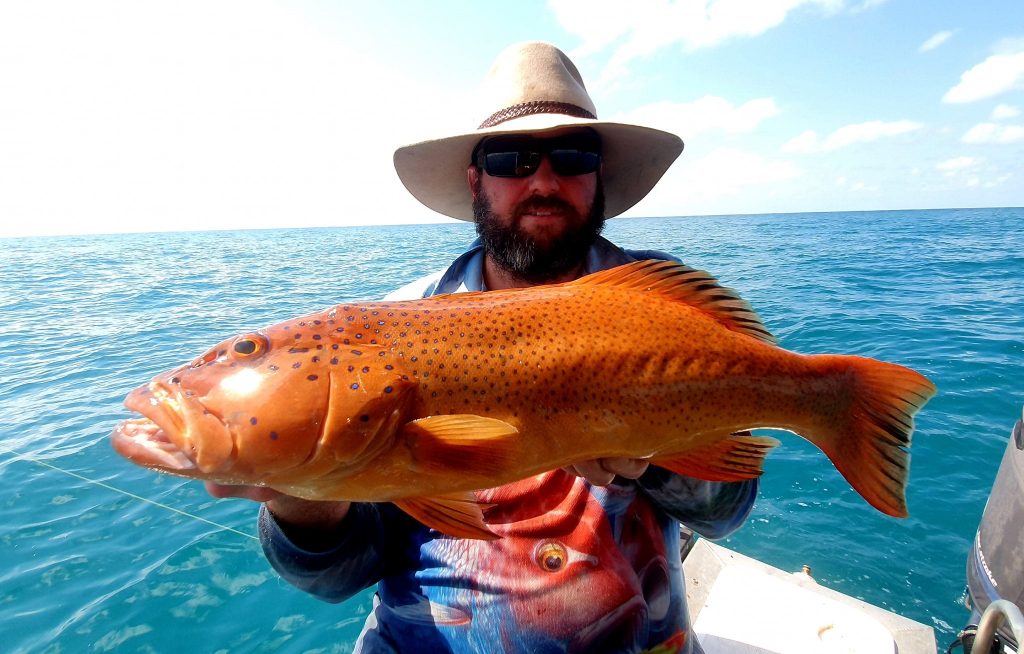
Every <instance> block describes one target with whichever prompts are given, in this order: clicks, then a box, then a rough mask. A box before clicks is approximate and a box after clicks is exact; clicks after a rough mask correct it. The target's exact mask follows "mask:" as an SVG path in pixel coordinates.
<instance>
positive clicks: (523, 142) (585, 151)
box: [475, 133, 601, 177]
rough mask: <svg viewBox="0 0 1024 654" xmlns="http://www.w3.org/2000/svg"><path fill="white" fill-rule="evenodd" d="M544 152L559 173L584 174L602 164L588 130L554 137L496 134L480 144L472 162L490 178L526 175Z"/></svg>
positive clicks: (596, 143) (599, 149) (533, 170)
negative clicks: (503, 135) (542, 137)
mask: <svg viewBox="0 0 1024 654" xmlns="http://www.w3.org/2000/svg"><path fill="white" fill-rule="evenodd" d="M544 155H547V156H548V159H549V160H550V161H551V167H552V168H553V169H554V171H555V172H556V173H557V174H559V175H562V176H564V177H573V176H576V175H586V174H587V173H592V172H595V171H596V170H597V169H598V168H599V167H600V165H601V145H600V140H599V139H598V138H597V136H596V135H592V134H589V133H587V134H572V135H569V136H565V137H560V138H554V139H535V138H531V137H522V136H512V137H496V138H493V139H489V140H487V141H484V143H483V144H481V146H480V148H479V150H478V154H477V155H476V161H475V163H476V165H477V166H480V167H481V168H483V169H484V170H485V171H486V172H487V174H488V175H490V176H491V177H529V176H530V175H532V174H534V173H535V172H537V168H539V167H540V163H541V159H542V158H543V157H544Z"/></svg>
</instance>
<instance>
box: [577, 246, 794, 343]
mask: <svg viewBox="0 0 1024 654" xmlns="http://www.w3.org/2000/svg"><path fill="white" fill-rule="evenodd" d="M568 285H578V286H587V285H599V286H615V287H618V288H623V289H630V290H633V291H636V292H642V293H656V294H658V295H661V296H663V297H665V298H668V299H670V300H673V301H675V302H683V303H685V304H688V305H690V306H692V307H694V308H696V309H699V310H700V311H703V312H704V313H706V314H708V315H710V316H711V317H712V318H714V319H715V320H716V321H718V322H719V323H720V324H722V325H723V326H724V327H726V328H727V329H730V330H732V331H734V332H739V333H741V334H746V335H748V336H751V337H753V338H756V339H758V340H760V341H764V342H766V343H771V344H773V345H774V344H775V342H776V341H775V337H774V336H773V335H772V334H771V332H769V331H768V329H767V328H766V327H765V326H764V324H763V323H762V322H761V319H760V318H759V317H758V315H757V314H756V313H755V312H754V310H753V309H752V308H751V307H750V305H749V304H748V303H747V301H746V300H744V299H743V298H741V297H740V296H739V295H738V294H737V293H736V291H734V290H732V289H731V288H726V287H725V286H722V285H721V284H719V283H718V280H717V279H715V278H714V277H712V276H711V275H710V274H709V273H707V272H705V271H703V270H697V269H695V268H691V267H689V266H687V265H685V264H681V263H679V262H676V261H665V260H663V259H648V260H644V261H634V262H632V263H627V264H625V265H622V266H618V267H617V268H611V269H609V270H603V271H601V272H597V273H594V274H592V275H587V276H586V277H581V278H580V279H577V280H576V281H573V282H568Z"/></svg>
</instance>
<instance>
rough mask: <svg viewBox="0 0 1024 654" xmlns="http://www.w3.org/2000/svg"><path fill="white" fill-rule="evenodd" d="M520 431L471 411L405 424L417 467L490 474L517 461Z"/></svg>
mask: <svg viewBox="0 0 1024 654" xmlns="http://www.w3.org/2000/svg"><path fill="white" fill-rule="evenodd" d="M518 434H519V430H518V429H516V428H515V427H514V426H512V425H510V424H509V423H507V422H505V421H503V420H497V419H495V418H486V417H483V416H478V415H472V414H456V415H440V416H429V417H426V418H420V419H419V420H413V421H412V422H409V423H406V424H405V425H404V426H403V427H402V436H403V438H404V439H405V440H406V442H407V443H408V446H409V451H410V452H411V453H412V457H413V464H414V465H415V466H416V468H417V469H420V470H432V471H452V472H462V473H468V474H477V475H483V476H487V477H493V476H495V475H497V474H499V473H501V472H502V471H504V470H505V469H506V468H507V467H508V465H509V464H510V463H512V462H513V461H514V459H515V456H516V453H517V452H518V446H519V442H518V441H519V439H518V438H517V436H518Z"/></svg>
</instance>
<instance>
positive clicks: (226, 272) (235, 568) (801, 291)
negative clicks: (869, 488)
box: [0, 209, 1024, 652]
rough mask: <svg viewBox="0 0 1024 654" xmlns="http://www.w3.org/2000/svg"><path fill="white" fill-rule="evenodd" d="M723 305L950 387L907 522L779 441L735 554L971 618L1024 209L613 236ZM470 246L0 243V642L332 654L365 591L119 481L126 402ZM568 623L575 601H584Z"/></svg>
mask: <svg viewBox="0 0 1024 654" xmlns="http://www.w3.org/2000/svg"><path fill="white" fill-rule="evenodd" d="M606 235H607V236H608V237H609V238H611V240H613V241H614V242H616V243H617V244H619V245H622V246H623V247H631V248H653V249H660V250H664V251H668V252H671V253H673V254H675V255H677V256H679V257H681V258H682V259H683V260H684V261H686V262H687V263H689V264H690V265H693V266H696V267H699V268H704V269H706V270H709V271H711V272H712V273H714V274H715V275H716V276H718V277H719V279H720V280H721V281H722V282H723V283H724V284H726V285H728V286H731V287H733V288H735V289H737V290H738V291H739V292H740V293H741V295H743V296H744V297H745V298H746V299H747V300H749V301H750V302H751V304H752V305H753V306H754V307H755V309H756V310H757V311H758V312H759V313H760V314H761V316H762V318H763V319H764V322H765V324H766V325H767V326H768V327H769V329H771V330H772V331H773V332H774V333H775V334H776V335H777V336H778V337H779V339H780V342H781V344H782V345H783V346H784V347H786V348H788V349H791V350H796V351H798V352H804V353H819V352H841V353H849V354H859V355H864V356H871V357H877V358H881V359H885V360H889V361H893V362H897V363H900V364H903V365H907V366H910V367H913V368H915V369H917V370H919V371H921V372H923V373H924V374H926V375H928V376H929V377H930V378H931V379H932V380H933V381H934V382H935V383H936V384H937V386H938V387H939V393H938V395H937V396H936V397H935V398H934V399H933V400H932V401H931V403H929V404H928V405H927V406H926V407H925V409H924V410H923V411H922V412H921V413H920V414H919V416H918V420H917V431H916V434H915V441H914V445H913V448H912V452H913V465H912V469H911V481H910V487H909V491H908V502H909V506H910V511H911V516H910V517H909V518H908V519H906V520H894V519H891V518H888V517H885V516H883V515H881V514H879V513H878V512H876V511H874V510H873V509H871V508H870V507H869V506H868V505H867V504H866V503H864V501H863V500H861V499H860V497H859V496H858V495H857V494H856V493H855V492H854V491H852V490H851V489H850V488H849V486H848V485H847V483H846V482H845V481H844V480H843V479H842V478H841V477H840V476H839V474H838V473H837V472H836V471H835V469H834V468H833V467H832V465H831V464H829V462H828V460H827V459H826V458H825V457H824V456H823V455H822V454H821V453H820V452H818V451H817V450H816V449H815V448H814V447H813V446H811V445H810V444H808V443H807V442H805V441H803V440H802V439H799V438H795V437H793V436H791V435H788V434H783V435H781V436H780V438H781V440H782V441H783V445H782V447H780V448H778V449H777V450H776V451H775V452H774V453H773V455H772V456H771V457H770V459H769V461H768V464H767V466H766V474H765V476H764V478H763V482H762V487H761V496H760V498H759V500H758V502H757V505H756V507H755V509H754V512H753V514H752V515H751V517H750V519H749V520H748V521H747V523H746V524H745V525H744V526H743V528H742V529H740V530H739V531H738V532H736V533H735V534H734V535H732V536H731V537H730V538H728V539H726V540H725V541H724V544H725V545H727V546H729V547H732V548H734V549H737V550H739V551H741V552H743V553H745V554H748V555H750V556H754V557H756V558H759V559H761V560H763V561H766V562H768V563H770V564H773V565H776V566H779V567H781V568H782V569H785V570H799V569H800V567H801V565H803V564H808V565H810V566H812V568H813V572H814V576H815V577H816V578H817V579H818V581H819V582H820V583H822V584H824V585H826V586H828V587H831V588H833V589H836V590H838V591H841V592H844V593H848V594H850V595H853V596H855V597H858V598H860V599H863V600H865V601H867V602H870V603H872V604H876V605H879V606H882V607H884V608H887V609H890V610H892V611H895V612H897V613H900V614H903V615H906V616H908V617H910V618H912V619H915V620H918V621H920V622H924V623H925V624H928V625H931V626H933V627H934V628H935V629H936V631H937V633H936V636H937V640H938V642H939V644H940V646H942V647H943V648H944V646H945V645H946V644H948V643H949V642H950V640H951V639H952V638H953V636H954V635H955V633H956V631H957V630H958V629H959V628H960V626H962V625H963V623H964V621H965V620H966V619H967V612H966V610H965V609H964V608H963V606H962V602H961V598H962V592H963V588H964V567H965V560H966V556H967V553H968V550H969V548H970V545H971V542H972V540H973V537H974V532H975V530H976V528H977V523H978V520H979V519H980V517H981V513H982V510H983V508H984V505H985V500H986V498H987V495H988V492H989V489H990V488H991V485H992V481H993V478H994V476H995V473H996V470H997V468H998V465H999V461H1000V458H1001V456H1002V453H1003V450H1004V448H1005V447H1006V442H1007V438H1008V436H1009V433H1010V429H1011V427H1012V426H1013V423H1014V421H1015V420H1016V419H1017V418H1019V417H1020V415H1021V406H1022V403H1024V386H1022V384H1021V379H1022V376H1021V370H1022V362H1024V338H1022V336H1024V210H1021V209H961V210H941V211H940V210H929V211H887V212H846V213H827V214H788V215H754V216H714V217H699V218H660V219H632V220H626V219H622V220H613V221H610V223H609V225H608V228H607V230H606ZM472 239H473V232H472V227H471V226H469V225H461V224H458V225H455V224H448V225H423V226H403V227H360V228H355V227H353V228H338V229H288V230H259V231H240V232H205V233H159V234H136V235H118V236H78V237H58V238H34V239H8V240H0V316H2V318H3V319H2V320H0V362H2V365H0V408H2V413H0V416H2V417H0V479H2V481H3V483H4V489H5V492H4V493H3V495H2V496H0V510H2V512H3V513H2V517H3V520H2V521H0V548H2V551H3V552H4V561H5V565H3V566H0V624H3V631H4V643H3V647H2V649H3V650H4V651H11V652H80V651H81V652H84V651H98V652H106V651H115V650H116V651H125V652H174V651H188V652H194V651H204V652H239V651H244V652H274V651H281V650H283V649H286V650H287V651H294V652H306V651H309V652H347V651H351V649H352V644H353V642H354V640H355V638H356V637H357V635H358V633H359V630H360V627H361V625H362V622H363V619H364V618H365V616H366V614H367V612H368V610H369V608H370V601H371V599H370V598H371V592H370V591H367V592H364V593H363V594H361V595H359V596H357V597H354V598H353V599H351V600H349V601H347V602H345V603H343V604H340V605H331V604H325V603H321V602H319V601H317V600H314V599H312V598H310V597H309V596H307V595H305V594H303V593H301V592H299V591H297V590H294V589H292V588H291V587H290V586H288V585H287V584H285V583H283V582H282V581H281V580H280V579H279V578H278V577H277V576H276V574H275V573H274V572H273V571H272V570H271V569H270V568H269V566H268V565H267V563H266V561H265V560H264V559H263V557H262V554H261V551H260V547H259V543H258V541H257V540H255V525H254V521H255V505H253V504H250V503H247V502H244V501H240V500H225V501H215V500H213V499H211V498H210V497H209V496H208V495H206V493H205V492H204V491H203V489H202V486H201V485H200V484H198V483H196V482H190V481H186V480H183V479H178V478H175V477H170V476H162V475H156V474H153V473H151V472H149V471H146V470H142V469H140V468H136V467H135V466H132V465H130V464H128V463H126V462H125V461H123V460H122V459H120V458H119V457H118V456H117V455H116V454H114V453H113V451H112V450H111V448H110V445H109V440H108V437H109V434H110V432H111V430H112V429H113V427H114V425H115V424H116V422H117V421H119V420H121V419H124V418H126V417H128V412H127V411H126V410H125V409H124V408H123V406H122V405H121V401H122V399H123V398H124V396H125V395H126V394H127V393H128V391H130V390H131V389H132V388H133V387H135V386H137V385H139V384H141V383H143V382H145V381H147V380H148V379H149V378H150V377H151V376H152V375H154V374H156V373H158V372H161V371H164V370H167V369H169V368H171V367H173V366H176V365H179V364H180V363H182V362H184V361H187V360H189V359H191V358H192V357H194V356H195V355H197V354H198V353H200V352H202V351H203V350H205V349H206V348H207V347H208V346H210V345H212V344H213V343H215V342H218V341H220V340H221V339H223V338H226V337H228V336H231V335H233V334H235V333H237V332H241V331H245V330H249V329H253V328H257V327H261V326H264V325H267V324H270V323H273V322H276V321H279V320H282V319H285V318H290V317H293V316H297V315H300V314H303V313H308V312H310V311H313V310H315V309H319V308H322V307H325V306H329V305H332V304H335V303H338V302H342V301H346V300H353V299H371V298H377V297H380V296H381V295H383V294H384V293H386V292H387V291H389V290H391V289H393V288H396V287H398V286H399V285H401V284H404V283H406V282H408V281H411V280H413V279H415V278H417V277H419V276H421V275H423V274H426V273H429V272H432V271H434V270H436V269H439V268H441V267H443V266H444V265H446V264H447V263H448V262H449V261H450V260H451V259H453V258H454V257H455V256H457V255H458V254H459V253H460V252H462V251H463V250H464V248H465V247H466V246H467V245H468V244H469V242H470V241H471V240H472ZM581 601H583V600H581Z"/></svg>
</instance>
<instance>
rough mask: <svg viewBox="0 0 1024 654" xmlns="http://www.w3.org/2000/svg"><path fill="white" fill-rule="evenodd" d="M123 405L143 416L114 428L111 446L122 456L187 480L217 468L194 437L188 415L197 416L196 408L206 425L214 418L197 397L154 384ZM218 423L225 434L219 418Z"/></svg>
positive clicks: (142, 389) (143, 387)
mask: <svg viewBox="0 0 1024 654" xmlns="http://www.w3.org/2000/svg"><path fill="white" fill-rule="evenodd" d="M193 404H195V405H196V406H192V405H193ZM124 405H125V407H126V408H128V409H130V410H132V411H134V412H136V413H140V414H142V416H143V417H141V418H132V419H129V420H124V421H122V422H121V423H119V424H118V425H117V427H115V428H114V432H113V433H112V434H111V444H112V445H113V447H114V450H115V451H116V452H117V453H118V454H120V455H121V456H123V457H125V458H126V459H128V460H129V461H131V462H133V463H136V464H138V465H141V466H145V467H147V468H154V469H156V470H161V471H164V472H170V473H173V474H176V475H182V476H186V477H200V476H202V473H203V472H209V471H211V470H212V469H214V468H216V467H218V466H216V465H211V463H213V462H211V461H209V460H204V459H209V457H204V456H203V455H204V452H203V451H202V450H201V449H200V448H199V447H197V444H196V443H195V442H194V439H193V438H192V437H191V434H190V432H191V430H190V429H189V425H188V422H189V420H188V416H189V415H190V414H192V413H196V412H197V407H198V412H199V413H201V414H202V415H204V416H205V417H206V418H207V422H212V421H211V420H210V418H214V419H215V417H214V416H212V414H210V413H209V412H208V411H206V409H205V408H204V407H202V405H201V404H200V403H198V401H196V400H195V398H186V397H183V396H182V394H181V392H180V391H179V390H177V389H172V388H169V387H168V386H167V385H165V384H164V383H161V382H159V381H152V382H150V383H148V384H145V385H143V386H140V387H138V388H136V389H135V390H134V391H132V392H131V393H129V394H128V396H127V397H126V398H125V400H124ZM215 420H216V422H217V423H219V426H220V428H221V429H222V430H223V431H225V432H226V431H227V430H226V428H224V426H223V424H222V423H220V421H219V419H215ZM228 438H230V436H228ZM217 463H221V462H217Z"/></svg>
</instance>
